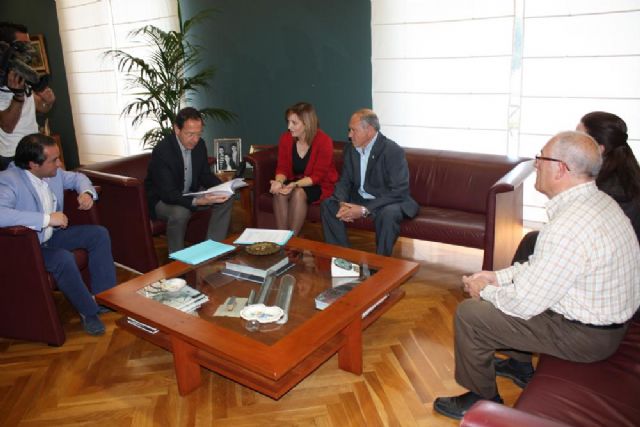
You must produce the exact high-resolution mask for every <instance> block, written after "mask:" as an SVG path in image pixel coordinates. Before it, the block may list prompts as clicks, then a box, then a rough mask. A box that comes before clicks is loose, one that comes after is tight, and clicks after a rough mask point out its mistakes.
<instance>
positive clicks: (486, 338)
mask: <svg viewBox="0 0 640 427" xmlns="http://www.w3.org/2000/svg"><path fill="white" fill-rule="evenodd" d="M601 165H602V159H601V156H600V150H599V147H598V144H597V143H596V141H595V140H594V139H593V138H591V137H590V136H589V135H587V134H585V133H581V132H573V131H571V132H562V133H560V134H558V135H556V136H554V137H553V138H552V139H551V140H550V141H549V142H548V143H547V144H546V145H545V146H544V148H543V149H542V151H541V154H540V155H539V156H536V170H537V176H536V189H537V190H538V191H540V192H541V193H543V194H545V195H546V196H547V197H549V199H550V200H549V202H548V204H547V213H548V216H549V223H548V224H546V225H545V226H544V227H543V228H542V230H541V231H540V235H539V237H538V242H537V244H536V247H535V251H534V253H533V255H532V256H531V257H530V258H529V260H528V261H527V262H525V263H522V264H520V263H515V264H514V265H512V266H511V267H508V268H505V269H503V270H499V271H481V272H479V273H476V274H473V275H471V276H469V277H463V280H462V281H463V284H464V288H465V290H466V291H467V292H469V294H470V295H471V297H472V298H471V299H468V300H465V301H463V302H462V303H461V304H460V305H459V306H458V308H457V311H456V316H455V359H456V369H455V379H456V381H457V382H458V384H460V385H461V386H463V387H465V388H467V389H468V390H470V391H469V392H467V393H464V394H462V395H460V396H455V397H439V398H437V399H436V400H435V402H434V405H433V406H434V409H435V410H436V411H437V412H439V413H441V414H443V415H446V416H448V417H451V418H458V419H459V418H462V417H463V416H464V414H465V413H466V411H467V410H468V409H469V408H470V407H471V406H472V405H473V404H474V403H475V402H477V401H478V400H481V399H486V400H493V401H495V402H502V399H501V398H500V395H499V394H498V389H497V386H496V380H495V377H496V374H498V375H502V376H509V377H511V378H512V379H514V380H518V379H521V380H524V381H522V382H525V383H526V380H527V379H528V377H530V376H531V375H532V374H533V366H532V365H531V352H537V353H544V354H550V355H553V356H555V357H558V358H561V359H565V360H570V361H575V362H583V363H588V362H595V361H598V360H603V359H606V358H607V357H609V356H610V355H612V354H613V353H614V352H615V351H616V349H617V348H618V345H619V344H620V341H621V340H622V338H623V337H624V335H625V332H626V330H627V324H628V320H629V319H630V318H631V317H632V316H633V315H634V313H635V312H636V310H637V309H638V306H639V305H640V287H638V277H640V248H639V247H638V241H637V239H636V236H635V233H634V231H633V227H632V226H631V222H630V221H629V218H628V217H627V216H626V215H625V214H624V212H623V211H622V210H621V209H620V207H619V205H618V204H617V203H616V202H615V201H614V200H613V199H612V198H611V197H609V196H608V195H607V194H605V193H603V192H602V191H600V190H598V188H597V187H596V185H595V177H596V176H597V175H598V172H599V170H600V166H601ZM495 351H500V352H502V353H505V354H507V355H508V356H510V358H511V359H509V361H508V363H509V364H508V365H506V364H505V363H503V362H502V361H500V362H497V363H496V361H494V352H495Z"/></svg>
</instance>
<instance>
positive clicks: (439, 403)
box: [433, 391, 503, 420]
mask: <svg viewBox="0 0 640 427" xmlns="http://www.w3.org/2000/svg"><path fill="white" fill-rule="evenodd" d="M479 400H491V401H492V402H497V403H503V401H502V398H501V397H500V395H499V394H496V395H495V396H494V397H493V398H492V399H485V398H483V397H482V396H480V395H479V394H475V393H474V392H472V391H469V392H467V393H465V394H461V395H460V396H455V397H438V398H437V399H436V400H435V401H434V402H433V409H435V411H436V412H438V413H440V414H442V415H444V416H447V417H449V418H455V419H456V420H461V419H462V417H464V414H466V412H467V411H468V410H469V408H471V407H472V406H473V404H474V403H476V402H477V401H479Z"/></svg>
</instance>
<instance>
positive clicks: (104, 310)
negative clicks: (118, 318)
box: [98, 304, 113, 314]
mask: <svg viewBox="0 0 640 427" xmlns="http://www.w3.org/2000/svg"><path fill="white" fill-rule="evenodd" d="M106 313H113V310H111V309H110V308H109V307H107V306H106V305H102V304H98V314H106Z"/></svg>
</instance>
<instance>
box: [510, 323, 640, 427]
mask: <svg viewBox="0 0 640 427" xmlns="http://www.w3.org/2000/svg"><path fill="white" fill-rule="evenodd" d="M516 407H517V408H518V409H520V410H523V411H526V412H529V413H531V414H536V415H540V416H542V417H546V418H552V419H555V420H559V421H563V422H565V423H567V424H569V425H585V426H586V425H612V426H637V425H638V423H639V422H640V323H639V322H637V321H635V322H632V323H631V325H630V326H629V330H628V331H627V334H626V336H625V338H624V340H623V341H622V343H621V344H620V347H619V348H618V350H617V351H616V353H615V354H614V355H613V356H611V357H609V358H608V359H606V360H603V361H600V362H594V363H577V362H568V361H566V360H562V359H558V358H556V357H552V356H548V355H542V356H541V357H540V362H539V363H538V366H537V369H536V374H535V375H534V377H533V379H532V380H531V382H530V383H529V385H528V386H527V388H526V389H525V390H524V392H523V393H522V395H521V396H520V398H519V399H518V402H517V403H516Z"/></svg>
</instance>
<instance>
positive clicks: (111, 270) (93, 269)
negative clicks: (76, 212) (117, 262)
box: [41, 225, 116, 316]
mask: <svg viewBox="0 0 640 427" xmlns="http://www.w3.org/2000/svg"><path fill="white" fill-rule="evenodd" d="M74 249H85V250H86V251H87V252H88V253H89V273H90V275H91V291H89V289H88V288H87V286H86V285H85V283H84V281H83V280H82V276H81V274H80V270H78V265H77V264H76V261H75V258H74V256H73V252H71V251H72V250H74ZM41 250H42V258H43V259H44V265H45V269H46V270H47V271H48V272H49V273H51V274H52V275H53V278H54V279H55V281H56V285H57V286H58V289H60V291H61V292H62V293H63V294H64V296H65V297H66V298H67V299H68V300H69V302H70V303H71V305H73V306H74V307H75V309H76V310H78V312H79V313H80V314H83V315H85V316H91V315H95V314H96V313H97V312H98V305H97V304H96V302H95V300H94V299H93V297H92V295H91V294H92V293H93V294H94V295H95V294H98V293H100V292H102V291H105V290H107V289H109V288H111V287H113V286H114V285H115V284H116V271H115V267H114V265H113V256H112V255H111V239H110V238H109V232H108V231H107V229H106V228H104V227H102V226H99V225H75V226H70V227H68V228H66V229H59V230H57V231H56V232H54V233H53V236H51V238H50V239H49V240H48V241H47V242H45V243H43V244H42V245H41Z"/></svg>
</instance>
